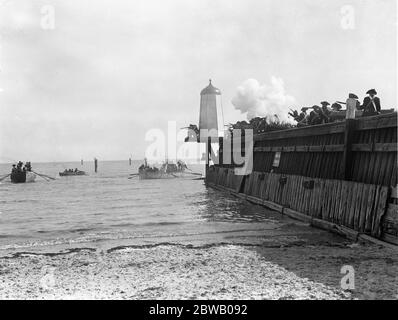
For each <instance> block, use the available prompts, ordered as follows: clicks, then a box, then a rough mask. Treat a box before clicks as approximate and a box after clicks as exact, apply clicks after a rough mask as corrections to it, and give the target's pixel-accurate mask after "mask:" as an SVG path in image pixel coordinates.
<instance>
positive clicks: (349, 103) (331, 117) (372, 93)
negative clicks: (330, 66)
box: [289, 89, 381, 127]
mask: <svg viewBox="0 0 398 320" xmlns="http://www.w3.org/2000/svg"><path fill="white" fill-rule="evenodd" d="M366 94H367V95H368V96H366V97H365V98H364V100H363V103H362V104H361V103H360V102H359V100H358V99H359V98H358V96H357V95H355V94H353V93H350V94H349V95H348V99H347V100H346V102H340V101H336V102H335V103H333V104H332V105H330V103H329V102H327V101H322V102H321V103H320V104H321V106H318V105H314V106H312V107H304V108H301V112H300V113H299V112H298V111H297V110H291V112H289V115H290V116H291V117H292V118H293V119H294V120H295V121H296V122H297V126H298V127H300V126H307V125H316V124H323V123H329V122H334V121H337V120H339V117H337V116H335V115H336V113H338V112H339V111H341V110H342V104H345V105H346V112H349V111H350V109H351V110H353V112H355V110H360V111H362V117H369V116H374V115H378V114H380V112H381V104H380V99H379V98H378V97H376V95H377V91H376V90H375V89H370V90H368V91H367V92H366ZM311 109H312V110H311ZM309 110H311V111H309Z"/></svg>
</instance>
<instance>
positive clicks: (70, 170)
mask: <svg viewBox="0 0 398 320" xmlns="http://www.w3.org/2000/svg"><path fill="white" fill-rule="evenodd" d="M67 172H70V173H72V172H79V170H77V168H75V170H73V169H65V170H64V173H67Z"/></svg>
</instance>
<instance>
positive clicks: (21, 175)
mask: <svg viewBox="0 0 398 320" xmlns="http://www.w3.org/2000/svg"><path fill="white" fill-rule="evenodd" d="M10 178H11V182H13V183H24V182H34V181H35V180H36V174H35V173H33V172H30V171H18V172H12V173H11V175H10Z"/></svg>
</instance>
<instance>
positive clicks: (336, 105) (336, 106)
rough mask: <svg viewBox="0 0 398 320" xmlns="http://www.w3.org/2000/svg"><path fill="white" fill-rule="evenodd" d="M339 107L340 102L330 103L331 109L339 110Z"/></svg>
mask: <svg viewBox="0 0 398 320" xmlns="http://www.w3.org/2000/svg"><path fill="white" fill-rule="evenodd" d="M341 108H342V106H341V104H340V103H337V102H335V103H333V104H332V109H333V110H340V109H341Z"/></svg>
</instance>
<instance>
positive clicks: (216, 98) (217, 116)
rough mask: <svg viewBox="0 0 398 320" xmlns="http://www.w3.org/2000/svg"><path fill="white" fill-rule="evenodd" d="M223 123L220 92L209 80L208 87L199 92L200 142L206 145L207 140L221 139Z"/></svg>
mask: <svg viewBox="0 0 398 320" xmlns="http://www.w3.org/2000/svg"><path fill="white" fill-rule="evenodd" d="M223 121H224V119H223V115H222V104H221V91H220V89H217V88H216V87H214V86H213V85H212V83H211V80H209V85H208V86H207V87H206V88H204V89H203V90H202V91H201V92H200V116H199V130H200V142H206V143H207V142H208V139H209V138H217V137H222V136H223V133H224V125H223Z"/></svg>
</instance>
